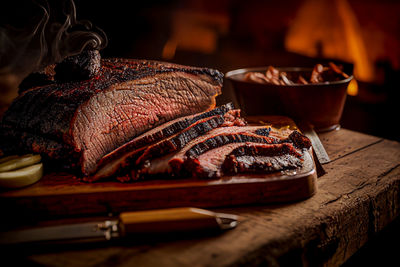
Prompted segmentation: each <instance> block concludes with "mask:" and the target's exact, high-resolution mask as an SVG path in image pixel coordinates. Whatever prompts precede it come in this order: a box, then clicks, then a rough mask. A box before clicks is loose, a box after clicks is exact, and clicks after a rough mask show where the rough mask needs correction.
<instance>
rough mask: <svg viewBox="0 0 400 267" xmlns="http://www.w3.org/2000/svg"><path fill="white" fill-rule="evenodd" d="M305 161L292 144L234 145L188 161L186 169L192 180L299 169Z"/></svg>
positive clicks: (256, 143) (250, 143) (248, 143)
mask: <svg viewBox="0 0 400 267" xmlns="http://www.w3.org/2000/svg"><path fill="white" fill-rule="evenodd" d="M301 157H302V154H301V151H299V150H296V148H295V147H294V146H293V145H292V144H291V143H280V144H271V143H270V144H263V143H260V142H247V143H245V144H243V143H233V144H228V145H225V146H222V147H219V148H216V149H212V150H209V151H208V152H206V153H203V154H201V155H200V156H198V157H197V158H191V159H188V160H187V161H185V169H186V170H188V171H189V172H190V174H191V175H192V176H194V177H200V178H213V177H221V176H222V175H223V174H232V173H239V172H254V171H260V170H263V171H264V172H271V171H278V170H284V169H288V168H289V169H290V168H297V167H299V166H300V165H301ZM278 158H279V159H278ZM273 159H276V161H274V160H273ZM263 160H265V163H263V164H264V165H263V164H261V163H262V162H263ZM272 162H273V163H274V166H273V168H272V167H271V166H270V164H272ZM247 163H248V164H247ZM250 163H252V164H250ZM246 164H247V165H246ZM246 167H248V169H246Z"/></svg>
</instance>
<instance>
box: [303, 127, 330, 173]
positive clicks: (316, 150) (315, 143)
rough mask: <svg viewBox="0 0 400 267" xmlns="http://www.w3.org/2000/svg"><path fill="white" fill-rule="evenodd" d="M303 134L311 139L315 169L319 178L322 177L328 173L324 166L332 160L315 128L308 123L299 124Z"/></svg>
mask: <svg viewBox="0 0 400 267" xmlns="http://www.w3.org/2000/svg"><path fill="white" fill-rule="evenodd" d="M297 125H298V126H299V128H300V130H301V132H302V133H303V134H304V135H305V136H307V137H308V139H310V141H311V144H312V147H313V149H312V150H313V155H314V158H315V159H316V160H315V165H316V166H315V167H316V169H317V176H318V177H321V176H322V175H324V174H325V173H326V171H325V170H324V168H323V167H322V164H326V163H329V162H330V161H331V160H330V158H329V156H328V153H327V152H326V150H325V148H324V146H323V145H322V143H321V140H320V139H319V137H318V135H317V133H316V132H315V131H314V129H313V127H312V126H311V125H310V124H309V123H307V122H304V121H302V122H298V123H297Z"/></svg>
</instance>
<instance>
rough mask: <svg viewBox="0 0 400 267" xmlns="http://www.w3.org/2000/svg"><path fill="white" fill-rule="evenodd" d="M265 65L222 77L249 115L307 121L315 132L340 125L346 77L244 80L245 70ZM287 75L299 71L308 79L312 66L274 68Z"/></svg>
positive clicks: (230, 72)
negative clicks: (312, 80)
mask: <svg viewBox="0 0 400 267" xmlns="http://www.w3.org/2000/svg"><path fill="white" fill-rule="evenodd" d="M267 69H268V67H260V68H245V69H238V70H232V71H229V72H228V73H226V74H225V78H226V79H227V80H228V81H229V82H230V83H231V84H232V87H233V89H234V91H235V94H236V98H237V100H238V102H239V105H240V108H241V109H242V110H243V112H244V113H245V114H246V115H248V116H251V115H284V116H289V117H290V118H292V119H294V120H295V121H297V122H307V123H310V124H311V125H313V126H314V129H315V130H316V131H319V132H322V131H329V130H333V129H336V128H338V127H340V124H339V123H340V118H341V116H342V112H343V107H344V103H345V100H346V95H347V86H348V84H349V82H350V81H351V79H352V78H353V76H350V77H349V78H347V79H343V80H339V81H332V82H326V83H318V84H294V85H274V84H260V83H255V82H250V81H244V75H245V74H246V73H247V72H262V73H265V71H266V70H267ZM277 69H278V70H280V71H284V72H286V73H287V75H288V77H291V76H298V75H299V74H301V75H302V76H303V77H305V78H307V77H309V76H310V75H311V72H312V69H311V68H277Z"/></svg>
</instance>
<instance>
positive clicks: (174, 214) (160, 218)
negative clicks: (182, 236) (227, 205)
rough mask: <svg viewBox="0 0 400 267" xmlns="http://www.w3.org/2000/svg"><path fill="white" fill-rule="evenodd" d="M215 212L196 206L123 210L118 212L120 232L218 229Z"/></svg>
mask: <svg viewBox="0 0 400 267" xmlns="http://www.w3.org/2000/svg"><path fill="white" fill-rule="evenodd" d="M218 228H219V224H218V221H217V220H216V216H215V213H214V212H212V211H208V210H203V209H197V208H190V207H185V208H173V209H161V210H147V211H135V212H123V213H121V214H120V229H121V230H120V232H121V234H122V235H126V234H132V233H166V232H182V231H192V230H199V229H218Z"/></svg>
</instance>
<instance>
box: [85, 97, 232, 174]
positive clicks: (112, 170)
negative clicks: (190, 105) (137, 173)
mask: <svg viewBox="0 0 400 267" xmlns="http://www.w3.org/2000/svg"><path fill="white" fill-rule="evenodd" d="M232 109H233V104H232V103H228V104H226V105H222V106H219V107H217V108H215V109H213V110H211V111H208V112H202V113H198V114H195V115H190V116H186V117H183V118H178V119H176V120H173V121H170V122H168V123H165V124H163V125H161V126H159V127H156V128H154V129H152V130H150V131H148V132H146V133H144V134H142V135H141V136H139V137H137V138H134V139H133V140H131V141H129V142H127V143H126V144H124V145H122V146H120V147H119V148H117V149H115V150H114V151H112V152H111V153H109V154H107V155H105V156H104V157H103V158H102V159H101V160H100V161H99V164H98V167H97V172H96V173H94V174H93V175H92V176H91V177H89V178H87V179H86V180H88V181H96V180H99V179H103V178H107V177H110V176H113V175H116V174H117V172H118V173H119V174H120V175H121V170H120V169H122V171H124V169H125V168H126V167H128V166H131V168H134V167H135V166H136V165H137V164H140V162H136V161H137V160H138V158H139V157H140V156H141V155H142V154H144V153H147V154H148V155H149V153H158V152H159V151H158V152H157V151H156V150H157V149H163V148H165V147H166V146H167V145H168V144H169V143H168V142H169V141H170V140H172V141H171V142H178V141H181V140H182V139H183V138H186V139H188V138H194V137H196V135H197V134H199V135H200V134H201V131H198V132H197V133H194V132H193V131H196V130H202V129H203V130H205V129H207V127H215V126H220V125H221V124H224V123H226V122H227V121H228V120H233V119H234V120H236V118H235V117H232V116H231V115H228V116H226V114H227V113H230V112H231V111H233V110H232ZM234 114H237V113H236V112H235V113H234ZM188 135H190V136H188ZM168 137H173V138H171V139H166V138H168ZM153 144H154V146H152V145H153ZM150 150H153V151H154V152H151V151H150ZM148 155H147V156H146V155H144V157H148Z"/></svg>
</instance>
